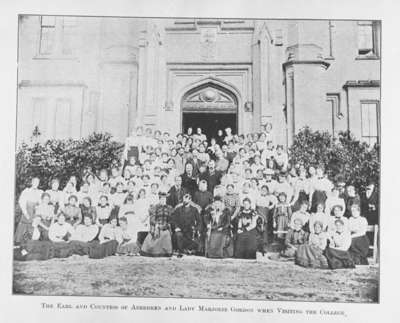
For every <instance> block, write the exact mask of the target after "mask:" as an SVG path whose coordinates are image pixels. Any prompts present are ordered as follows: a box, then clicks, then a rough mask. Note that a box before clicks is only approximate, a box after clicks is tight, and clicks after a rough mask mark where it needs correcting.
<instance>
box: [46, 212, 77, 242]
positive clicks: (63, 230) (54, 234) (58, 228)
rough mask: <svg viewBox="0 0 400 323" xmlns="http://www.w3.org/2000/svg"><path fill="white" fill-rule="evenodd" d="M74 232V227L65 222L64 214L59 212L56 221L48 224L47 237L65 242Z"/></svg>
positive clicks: (54, 240)
mask: <svg viewBox="0 0 400 323" xmlns="http://www.w3.org/2000/svg"><path fill="white" fill-rule="evenodd" d="M73 234H74V228H73V227H72V225H71V224H69V223H68V222H66V220H65V215H64V213H63V212H60V213H59V214H58V217H57V222H54V223H53V224H52V225H50V228H49V239H50V241H53V242H67V241H69V240H70V239H71V236H72V235H73Z"/></svg>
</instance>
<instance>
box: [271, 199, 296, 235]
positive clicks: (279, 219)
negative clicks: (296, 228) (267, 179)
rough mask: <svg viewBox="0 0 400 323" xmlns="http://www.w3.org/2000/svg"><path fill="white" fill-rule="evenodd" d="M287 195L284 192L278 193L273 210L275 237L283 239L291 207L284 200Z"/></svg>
mask: <svg viewBox="0 0 400 323" xmlns="http://www.w3.org/2000/svg"><path fill="white" fill-rule="evenodd" d="M286 199H287V195H286V193H284V192H281V193H279V195H278V204H277V205H276V207H275V210H274V215H273V219H274V229H275V230H276V231H277V238H278V239H279V240H283V239H284V238H285V233H284V231H286V230H287V229H288V226H289V223H290V219H291V217H292V209H291V207H290V205H289V203H287V201H286Z"/></svg>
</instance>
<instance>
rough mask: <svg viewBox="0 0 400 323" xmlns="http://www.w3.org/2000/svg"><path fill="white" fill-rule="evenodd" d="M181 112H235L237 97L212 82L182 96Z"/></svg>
mask: <svg viewBox="0 0 400 323" xmlns="http://www.w3.org/2000/svg"><path fill="white" fill-rule="evenodd" d="M181 106H182V112H205V113H236V112H237V106H238V103H237V98H236V96H235V95H234V94H233V93H232V92H230V91H229V90H227V89H225V88H223V87H221V86H219V85H216V84H212V83H207V84H203V85H201V86H199V87H196V88H194V89H192V90H189V91H188V92H187V93H186V94H185V95H184V96H183V98H182V104H181Z"/></svg>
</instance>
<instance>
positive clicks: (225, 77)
mask: <svg viewBox="0 0 400 323" xmlns="http://www.w3.org/2000/svg"><path fill="white" fill-rule="evenodd" d="M380 54H381V53H380V22H379V21H339V20H338V21H336V20H335V21H329V20H239V19H234V20H232V19H152V18H151V19H150V18H147V19H145V18H112V17H63V16H56V17H55V16H20V17H19V52H18V106H17V143H20V142H22V141H27V140H29V138H30V137H31V136H32V132H33V129H35V127H36V126H37V127H38V129H39V131H40V133H41V138H42V139H47V138H68V137H72V138H79V137H82V136H87V135H89V134H90V133H92V132H94V131H97V132H103V131H106V132H109V133H111V134H112V135H113V136H114V137H115V138H116V139H117V140H124V138H125V137H126V136H127V135H128V134H129V133H130V131H131V130H132V129H134V128H135V127H136V126H137V125H145V126H149V127H152V128H153V129H159V130H161V131H169V132H171V133H172V134H176V133H178V132H181V131H185V130H186V128H187V127H189V126H192V127H197V126H201V127H202V128H203V129H204V131H205V132H206V133H207V134H208V135H210V136H212V135H214V134H215V132H216V130H217V129H220V128H224V127H227V126H230V127H231V128H233V130H234V132H238V133H248V132H254V131H259V130H261V129H262V128H263V125H265V124H267V123H270V124H272V128H273V133H274V138H275V141H276V143H279V144H283V145H290V143H291V141H292V138H293V135H294V134H295V133H296V132H297V131H298V130H299V129H301V128H302V127H304V126H310V127H311V128H312V129H315V130H317V129H321V130H328V131H329V132H331V133H332V134H334V135H335V134H337V133H338V131H341V130H347V129H348V130H350V131H352V132H353V133H354V134H355V135H356V136H357V137H358V138H360V139H362V140H365V141H367V142H369V143H371V144H373V143H374V142H376V141H377V140H379V133H380V129H379V127H380V124H379V120H380Z"/></svg>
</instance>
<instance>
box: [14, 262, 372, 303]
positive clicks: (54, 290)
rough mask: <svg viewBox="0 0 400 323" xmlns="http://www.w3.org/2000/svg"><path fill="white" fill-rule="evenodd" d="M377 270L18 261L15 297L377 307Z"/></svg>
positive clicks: (290, 265) (278, 264)
mask: <svg viewBox="0 0 400 323" xmlns="http://www.w3.org/2000/svg"><path fill="white" fill-rule="evenodd" d="M378 282H379V269H378V267H377V266H359V267H357V268H356V269H340V270H318V269H305V268H302V267H299V266H296V265H294V264H293V263H292V262H275V261H268V262H256V261H255V260H239V259H224V260H221V259H206V258H202V257H195V256H186V257H183V258H181V259H178V258H175V257H173V258H170V259H168V258H147V257H117V256H113V257H108V258H105V259H100V260H94V259H88V258H87V257H81V256H73V257H71V258H67V259H50V260H46V261H30V262H18V261H15V262H14V285H13V292H14V293H15V294H25V295H27V294H28V295H81V296H132V297H187V298H228V299H257V300H263V299H264V300H290V301H296V300H299V301H328V302H377V301H378V285H379V284H378Z"/></svg>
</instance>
